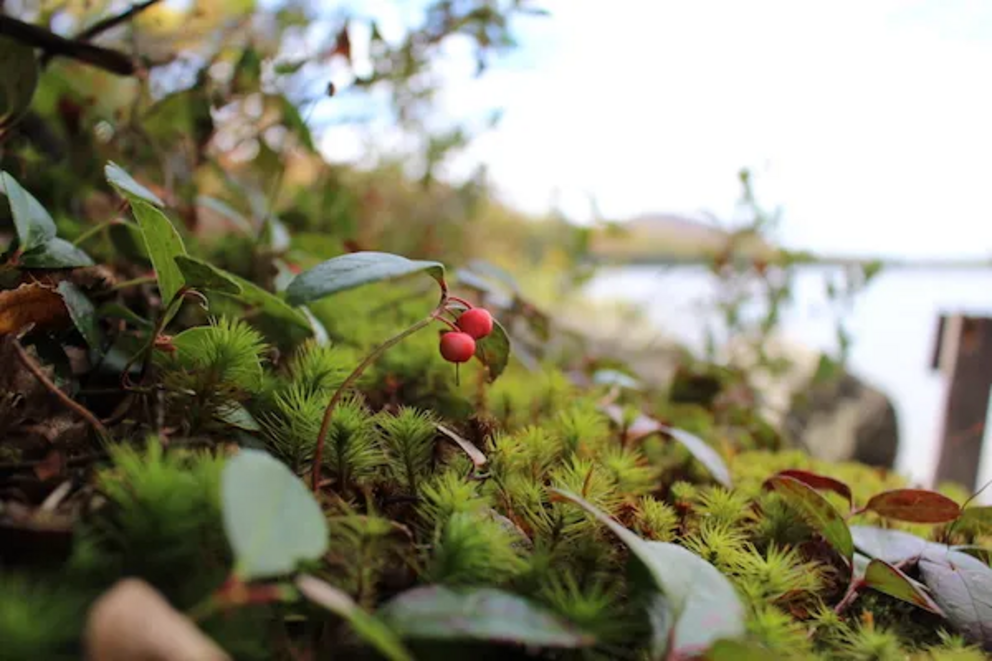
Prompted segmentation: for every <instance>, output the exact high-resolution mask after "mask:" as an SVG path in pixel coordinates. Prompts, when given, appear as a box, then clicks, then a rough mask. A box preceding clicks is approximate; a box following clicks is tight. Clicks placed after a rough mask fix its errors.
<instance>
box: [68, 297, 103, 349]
mask: <svg viewBox="0 0 992 661" xmlns="http://www.w3.org/2000/svg"><path fill="white" fill-rule="evenodd" d="M58 292H59V295H60V296H61V297H62V301H63V302H64V303H65V308H66V310H68V311H69V317H70V318H71V319H72V323H73V324H75V326H76V329H78V330H79V334H80V335H82V336H83V339H84V340H86V344H88V345H89V347H90V349H92V350H93V351H96V352H99V351H100V350H101V348H102V346H103V337H102V334H101V333H100V324H98V323H97V318H96V308H94V307H93V303H91V302H90V299H88V298H86V295H85V294H84V293H83V292H82V291H80V289H79V287H77V286H76V285H74V284H72V283H71V282H69V281H68V280H63V281H62V282H60V283H59V286H58Z"/></svg>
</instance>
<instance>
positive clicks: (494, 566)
mask: <svg viewBox="0 0 992 661" xmlns="http://www.w3.org/2000/svg"><path fill="white" fill-rule="evenodd" d="M516 541H517V540H516V537H515V536H514V535H513V533H512V532H510V531H509V530H507V529H506V528H505V527H504V526H503V525H501V524H500V522H499V521H496V520H495V519H493V518H491V517H489V516H486V515H485V514H483V513H481V512H471V511H469V512H456V513H454V514H452V515H451V516H450V517H448V519H447V521H445V522H444V523H443V524H441V527H440V530H439V531H438V533H437V535H436V537H435V539H434V543H433V552H432V554H431V558H430V561H429V563H428V566H427V569H426V572H425V576H426V578H427V579H428V580H429V581H432V582H437V583H445V584H449V585H501V584H502V583H504V582H505V581H508V580H509V579H511V578H513V577H514V576H516V575H518V574H520V573H521V572H523V571H524V570H525V569H526V567H527V563H526V561H525V559H524V558H523V557H521V553H520V550H519V546H518V545H517V544H516Z"/></svg>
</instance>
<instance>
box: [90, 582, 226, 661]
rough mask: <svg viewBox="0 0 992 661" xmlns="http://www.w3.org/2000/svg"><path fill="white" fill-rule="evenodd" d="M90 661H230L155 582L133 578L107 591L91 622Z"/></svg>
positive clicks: (99, 602)
mask: <svg viewBox="0 0 992 661" xmlns="http://www.w3.org/2000/svg"><path fill="white" fill-rule="evenodd" d="M85 637H86V658H87V659H89V660H90V661H229V660H230V658H231V657H230V656H228V655H227V653H226V652H224V650H222V649H221V648H220V647H218V646H217V644H216V643H215V642H214V641H212V640H210V639H209V638H207V636H206V635H204V634H203V632H202V631H200V630H199V629H198V628H197V627H196V625H195V624H194V623H193V621H192V620H190V619H189V618H188V617H186V616H185V615H183V614H182V613H179V612H177V611H176V610H175V609H173V608H172V606H171V605H169V603H168V602H167V601H166V600H165V599H164V598H163V597H162V595H160V594H159V593H158V592H157V591H156V590H155V589H154V588H153V587H152V586H150V585H149V584H148V583H145V582H144V581H141V580H138V579H135V578H127V579H124V580H122V581H118V583H117V584H116V585H115V586H114V587H113V588H111V589H110V590H109V591H107V592H106V593H104V594H103V596H101V597H100V598H99V599H97V601H96V603H94V604H93V607H92V608H91V609H90V614H89V619H88V621H87V623H86V634H85Z"/></svg>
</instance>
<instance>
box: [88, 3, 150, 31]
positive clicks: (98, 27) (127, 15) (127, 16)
mask: <svg viewBox="0 0 992 661" xmlns="http://www.w3.org/2000/svg"><path fill="white" fill-rule="evenodd" d="M159 2H160V0H145V1H144V2H139V3H138V4H136V5H131V8H130V9H128V10H127V11H125V12H123V13H121V14H118V15H117V16H111V17H109V18H105V19H103V20H102V21H98V22H96V23H94V24H93V25H91V26H90V27H88V28H86V29H85V30H83V31H82V32H80V33H79V34H78V35H76V39H77V40H78V41H89V40H90V39H92V38H93V37H95V36H97V35H100V34H103V33H104V32H106V31H107V30H111V29H113V28H115V27H117V26H118V25H120V24H121V23H126V22H127V21H130V20H131V19H132V18H134V17H135V16H137V15H138V14H140V13H141V12H143V11H145V10H146V9H148V8H149V7H151V6H152V5H155V4H158V3H159Z"/></svg>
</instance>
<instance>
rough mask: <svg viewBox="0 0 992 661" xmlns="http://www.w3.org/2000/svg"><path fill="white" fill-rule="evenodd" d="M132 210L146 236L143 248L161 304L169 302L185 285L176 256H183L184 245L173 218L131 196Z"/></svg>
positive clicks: (142, 232)
mask: <svg viewBox="0 0 992 661" xmlns="http://www.w3.org/2000/svg"><path fill="white" fill-rule="evenodd" d="M131 211H133V212H134V217H135V218H136V219H137V220H138V227H140V228H141V234H142V236H144V238H145V249H146V250H148V256H149V257H150V258H151V260H152V266H154V267H155V275H156V276H157V277H158V289H159V292H160V293H161V295H162V303H163V304H164V305H168V304H169V303H171V302H172V299H173V298H175V296H176V293H177V292H178V291H179V290H180V289H182V287H183V284H184V280H183V274H182V271H180V270H179V265H178V264H176V257H178V256H180V255H185V254H186V247H185V246H184V245H183V240H182V238H181V237H180V236H179V232H177V231H176V228H175V227H173V225H172V221H170V220H169V219H168V218H167V217H166V215H165V214H164V213H162V212H161V211H159V210H158V209H156V208H155V207H153V206H152V205H150V204H148V203H147V202H143V201H141V200H139V199H137V198H134V199H132V200H131Z"/></svg>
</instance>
